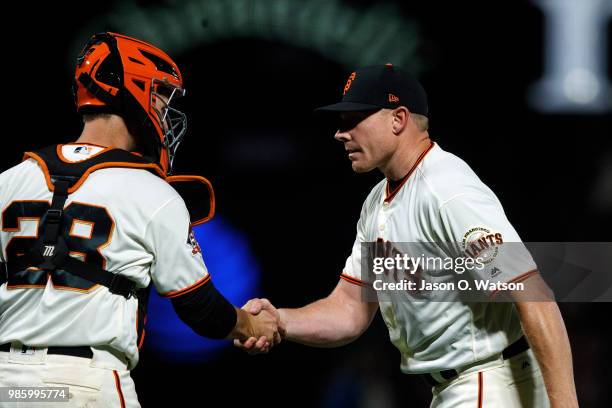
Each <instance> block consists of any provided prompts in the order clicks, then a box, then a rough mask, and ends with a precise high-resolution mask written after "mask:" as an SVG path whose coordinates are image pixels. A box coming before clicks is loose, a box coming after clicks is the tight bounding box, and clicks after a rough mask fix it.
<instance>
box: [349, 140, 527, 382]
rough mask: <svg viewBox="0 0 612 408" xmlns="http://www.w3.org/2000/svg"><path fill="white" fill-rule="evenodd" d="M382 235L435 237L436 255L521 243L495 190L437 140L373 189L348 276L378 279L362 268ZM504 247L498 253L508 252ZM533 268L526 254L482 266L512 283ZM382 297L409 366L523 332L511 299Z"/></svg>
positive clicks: (440, 361)
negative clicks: (395, 178) (499, 265)
mask: <svg viewBox="0 0 612 408" xmlns="http://www.w3.org/2000/svg"><path fill="white" fill-rule="evenodd" d="M380 239H382V240H384V241H388V242H394V243H421V244H427V243H435V245H433V246H432V245H429V246H430V247H432V248H431V250H430V255H431V254H433V255H435V256H438V257H442V258H445V257H455V256H457V254H458V253H460V252H462V251H464V250H466V249H467V250H468V251H469V250H470V243H471V242H478V240H479V239H485V240H486V241H487V244H491V245H492V246H496V248H497V250H498V251H499V250H501V248H502V247H503V246H504V245H507V243H509V242H517V243H520V242H521V241H520V238H519V236H518V235H517V233H516V231H515V230H514V228H513V227H512V225H511V224H510V222H509V221H508V219H507V218H506V215H505V214H504V211H503V208H502V206H501V204H500V202H499V200H498V199H497V197H496V196H495V194H494V193H493V192H492V191H491V190H490V189H489V188H488V187H487V186H486V185H485V184H483V183H482V181H481V180H480V179H479V178H478V177H477V176H476V174H475V173H474V172H473V171H472V169H471V168H470V167H469V166H468V165H467V164H466V163H465V162H464V161H462V160H461V159H459V158H458V157H456V156H454V155H452V154H450V153H448V152H445V151H444V150H442V149H441V148H440V147H439V146H438V145H437V144H435V143H432V145H431V147H430V148H429V150H428V151H426V152H425V153H424V155H423V156H421V158H420V160H419V161H418V162H417V163H416V164H415V166H414V167H413V169H412V170H411V173H410V174H409V175H408V177H406V178H405V180H404V181H403V183H402V184H401V185H399V186H398V187H397V188H396V189H395V191H389V187H388V186H387V181H386V180H383V181H381V182H380V183H378V184H377V185H376V186H375V187H374V188H373V189H372V191H371V193H370V194H369V195H368V197H367V198H366V200H365V202H364V204H363V208H362V211H361V216H360V219H359V222H358V224H357V237H356V239H355V243H354V246H353V250H352V253H351V255H350V256H349V257H348V259H347V261H346V266H345V268H344V270H343V274H342V276H341V277H342V278H344V279H345V280H347V281H349V282H352V283H358V284H360V283H365V284H368V285H371V284H372V283H373V281H374V279H372V276H373V275H372V274H370V273H365V271H364V273H363V274H362V267H361V257H362V254H361V251H362V243H363V242H376V241H379V240H380ZM521 246H522V245H521ZM472 249H475V248H474V247H472ZM500 252H501V253H500V254H498V256H500V257H502V256H504V255H503V250H501V251H500ZM419 255H421V254H417V255H415V256H419ZM534 270H535V264H534V263H533V259H532V258H531V256H529V254H528V253H527V254H526V255H525V254H523V257H522V258H521V259H520V260H516V261H514V260H513V259H511V260H507V262H506V267H505V268H503V270H501V271H500V270H496V271H494V273H492V271H491V269H490V268H483V269H482V270H481V271H480V272H478V273H481V274H482V278H483V279H488V280H490V281H504V282H507V281H518V280H521V279H524V278H526V277H528V276H529V275H530V274H531V273H534ZM470 273H473V271H470ZM379 301H380V309H381V314H382V316H383V318H384V320H385V323H386V324H387V327H388V329H389V336H390V338H391V342H392V343H393V344H394V345H395V346H396V347H397V348H398V349H399V350H400V352H401V369H402V371H404V372H405V373H429V372H434V371H441V370H446V369H451V368H459V367H462V366H465V365H467V364H471V363H474V362H477V361H481V360H483V359H486V358H488V357H491V356H492V355H494V354H497V353H501V351H502V350H503V349H504V348H505V347H507V346H508V345H509V344H511V343H512V342H514V341H516V340H517V339H518V338H520V336H521V333H522V332H521V327H520V322H519V319H518V315H517V313H516V310H515V309H514V305H513V304H512V303H469V302H439V301H427V300H422V301H415V300H414V298H410V297H408V296H406V292H402V291H397V292H394V294H393V296H386V297H385V299H384V301H383V300H382V298H381V296H380V294H379Z"/></svg>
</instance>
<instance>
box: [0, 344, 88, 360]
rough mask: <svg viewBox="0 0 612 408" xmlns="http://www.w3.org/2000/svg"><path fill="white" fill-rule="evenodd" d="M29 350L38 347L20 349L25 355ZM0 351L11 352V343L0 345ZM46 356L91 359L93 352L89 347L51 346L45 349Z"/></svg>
mask: <svg viewBox="0 0 612 408" xmlns="http://www.w3.org/2000/svg"><path fill="white" fill-rule="evenodd" d="M29 348H38V347H29V346H22V349H21V350H22V353H25V352H26V351H27V350H28V349H29ZM40 348H42V347H40ZM0 351H6V352H8V351H11V343H6V344H1V345H0ZM47 354H61V355H63V356H73V357H83V358H92V357H93V351H91V347H89V346H67V347H56V346H51V347H47Z"/></svg>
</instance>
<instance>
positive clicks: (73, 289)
mask: <svg viewBox="0 0 612 408" xmlns="http://www.w3.org/2000/svg"><path fill="white" fill-rule="evenodd" d="M51 280H53V277H52V278H51ZM99 286H100V285H98V284H95V285H93V286H92V287H91V288H89V289H79V288H73V287H71V286H60V285H55V283H54V284H53V288H54V289H57V290H69V291H71V292H78V293H91V292H92V291H93V290H95V289H97V288H98V287H99Z"/></svg>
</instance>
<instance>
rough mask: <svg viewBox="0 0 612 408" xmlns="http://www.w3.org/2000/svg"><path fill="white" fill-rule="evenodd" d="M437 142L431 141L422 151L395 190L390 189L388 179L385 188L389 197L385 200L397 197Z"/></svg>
mask: <svg viewBox="0 0 612 408" xmlns="http://www.w3.org/2000/svg"><path fill="white" fill-rule="evenodd" d="M435 144H436V143H435V142H431V144H430V145H429V147H428V148H427V149H426V150H425V151H424V152H423V153H421V155H420V156H419V158H418V159H417V161H416V163H414V165H413V166H412V168H411V169H410V171H409V172H408V174H406V175H405V176H404V180H403V181H402V182H401V183H400V185H399V186H397V187H396V188H395V189H394V190H393V191H390V189H389V182H388V181H387V187H386V188H385V191H386V196H387V197H386V198H385V202H390V201H391V200H393V197H395V196H396V195H397V193H399V192H400V190H401V189H402V187H404V184H406V182H407V181H408V179H409V178H410V176H411V175H412V173H413V172H414V170H415V169H416V168H417V166H418V165H419V164H420V163H421V162H422V161H423V159H424V158H425V156H426V155H427V153H429V151H430V150H431V149H432V148H433V147H434V145H435Z"/></svg>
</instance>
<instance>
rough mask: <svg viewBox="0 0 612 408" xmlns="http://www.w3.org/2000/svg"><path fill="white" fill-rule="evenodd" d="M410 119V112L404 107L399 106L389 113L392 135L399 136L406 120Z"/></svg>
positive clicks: (406, 122)
mask: <svg viewBox="0 0 612 408" xmlns="http://www.w3.org/2000/svg"><path fill="white" fill-rule="evenodd" d="M409 119H410V111H409V110H408V109H406V107H404V106H400V107H398V108H395V109H393V110H392V111H391V120H392V126H393V134H395V135H399V134H400V133H402V131H403V130H404V128H405V127H406V125H407V124H408V120H409Z"/></svg>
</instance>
